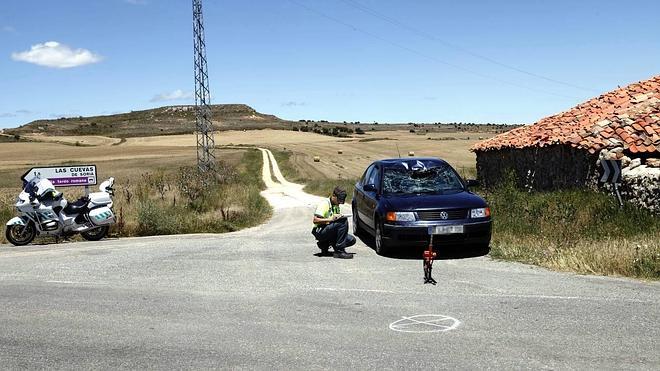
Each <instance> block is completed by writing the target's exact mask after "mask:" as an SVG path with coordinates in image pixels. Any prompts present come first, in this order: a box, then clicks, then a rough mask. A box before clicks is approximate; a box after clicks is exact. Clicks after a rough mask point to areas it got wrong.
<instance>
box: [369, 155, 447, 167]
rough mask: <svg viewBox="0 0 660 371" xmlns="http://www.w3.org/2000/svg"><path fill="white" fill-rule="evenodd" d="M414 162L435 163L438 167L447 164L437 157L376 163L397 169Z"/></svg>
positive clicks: (386, 160)
mask: <svg viewBox="0 0 660 371" xmlns="http://www.w3.org/2000/svg"><path fill="white" fill-rule="evenodd" d="M414 161H420V162H425V163H429V162H431V163H434V164H437V165H442V164H446V163H447V162H446V161H445V160H442V159H439V158H436V157H406V158H388V159H384V160H379V161H376V163H379V164H381V165H382V166H383V167H395V166H398V165H401V164H402V163H404V162H405V163H410V162H414Z"/></svg>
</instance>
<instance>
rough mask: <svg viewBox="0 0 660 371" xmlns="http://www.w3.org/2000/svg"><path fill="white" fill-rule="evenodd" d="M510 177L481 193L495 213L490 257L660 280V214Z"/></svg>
mask: <svg viewBox="0 0 660 371" xmlns="http://www.w3.org/2000/svg"><path fill="white" fill-rule="evenodd" d="M515 184H516V182H515V178H514V177H513V176H511V175H509V176H507V178H506V180H505V182H503V183H502V184H501V185H500V186H498V187H496V188H494V189H491V190H487V191H483V192H481V193H482V194H483V196H484V197H485V198H486V199H487V201H488V203H489V204H490V207H491V209H492V215H493V220H494V222H493V243H492V250H491V255H492V256H494V257H497V258H503V259H510V260H517V261H523V262H526V263H532V264H538V265H541V266H545V267H549V268H553V269H559V270H569V271H577V272H580V273H590V274H594V273H596V274H614V275H624V276H636V277H644V278H652V279H659V278H660V242H658V241H660V218H657V217H656V216H654V215H653V214H651V213H650V212H648V211H645V210H643V209H639V208H636V207H634V206H632V205H630V204H626V205H625V206H624V207H623V208H619V205H618V203H617V201H616V200H615V199H614V197H612V196H610V195H605V194H602V193H597V192H594V191H589V190H583V189H572V190H562V191H554V192H529V191H524V190H521V189H518V188H517V187H516V186H515Z"/></svg>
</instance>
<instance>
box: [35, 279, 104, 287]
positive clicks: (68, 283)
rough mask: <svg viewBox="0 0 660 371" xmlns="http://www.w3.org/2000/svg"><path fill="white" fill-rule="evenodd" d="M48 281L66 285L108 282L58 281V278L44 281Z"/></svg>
mask: <svg viewBox="0 0 660 371" xmlns="http://www.w3.org/2000/svg"><path fill="white" fill-rule="evenodd" d="M44 282H46V283H63V284H66V285H100V286H102V285H107V284H106V283H103V282H76V281H56V280H50V281H44Z"/></svg>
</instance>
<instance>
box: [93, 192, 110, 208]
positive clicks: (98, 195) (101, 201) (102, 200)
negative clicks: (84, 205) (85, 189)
mask: <svg viewBox="0 0 660 371" xmlns="http://www.w3.org/2000/svg"><path fill="white" fill-rule="evenodd" d="M89 202H90V203H91V204H92V206H101V205H107V204H109V203H111V202H112V200H111V199H110V195H109V194H107V193H105V192H94V193H90V194H89Z"/></svg>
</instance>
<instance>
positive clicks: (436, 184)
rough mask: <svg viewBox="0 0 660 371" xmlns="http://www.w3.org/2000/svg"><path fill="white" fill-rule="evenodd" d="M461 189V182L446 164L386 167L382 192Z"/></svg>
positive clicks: (440, 191)
mask: <svg viewBox="0 0 660 371" xmlns="http://www.w3.org/2000/svg"><path fill="white" fill-rule="evenodd" d="M460 190H463V183H462V182H461V180H460V179H459V178H458V176H457V175H456V173H455V172H454V171H453V170H452V168H451V167H450V166H449V165H447V164H434V166H430V167H427V166H401V167H396V168H386V169H385V171H384V174H383V191H384V193H386V194H388V193H413V194H414V193H444V192H448V191H460Z"/></svg>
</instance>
